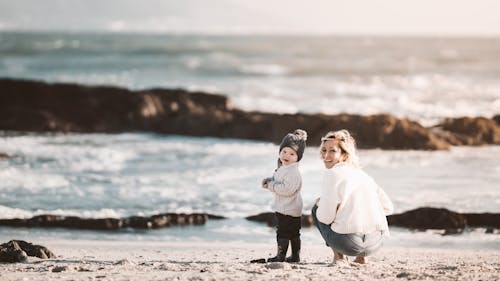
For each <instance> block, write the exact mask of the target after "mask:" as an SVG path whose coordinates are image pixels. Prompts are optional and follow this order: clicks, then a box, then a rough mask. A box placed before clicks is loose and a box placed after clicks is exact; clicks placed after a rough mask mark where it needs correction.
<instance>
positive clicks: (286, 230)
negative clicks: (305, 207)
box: [276, 212, 301, 239]
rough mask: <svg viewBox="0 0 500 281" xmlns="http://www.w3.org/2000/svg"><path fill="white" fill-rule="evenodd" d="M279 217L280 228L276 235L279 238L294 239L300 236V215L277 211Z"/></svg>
mask: <svg viewBox="0 0 500 281" xmlns="http://www.w3.org/2000/svg"><path fill="white" fill-rule="evenodd" d="M276 218H277V219H278V228H277V230H276V237H277V238H278V239H293V238H296V237H300V227H301V224H300V217H292V216H288V215H283V214H280V213H278V212H276Z"/></svg>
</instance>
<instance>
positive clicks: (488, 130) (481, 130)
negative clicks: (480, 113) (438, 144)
mask: <svg viewBox="0 0 500 281" xmlns="http://www.w3.org/2000/svg"><path fill="white" fill-rule="evenodd" d="M440 127H441V128H442V129H443V130H444V131H447V132H449V133H450V134H449V135H448V141H450V143H452V144H454V145H484V144H500V126H499V125H498V123H497V122H496V121H495V120H493V119H488V118H484V117H475V118H472V117H462V118H448V119H446V120H444V122H442V123H441V124H440Z"/></svg>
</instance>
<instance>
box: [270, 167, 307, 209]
mask: <svg viewBox="0 0 500 281" xmlns="http://www.w3.org/2000/svg"><path fill="white" fill-rule="evenodd" d="M268 189H269V190H270V191H271V192H273V193H274V204H273V210H274V211H275V212H278V213H281V214H284V215H289V216H292V217H300V216H301V215H302V204H303V203H302V196H301V195H300V190H301V189H302V177H301V176H300V172H299V163H298V162H297V163H293V164H290V165H288V166H281V167H279V168H278V170H276V172H274V174H273V177H272V180H271V181H269V182H268Z"/></svg>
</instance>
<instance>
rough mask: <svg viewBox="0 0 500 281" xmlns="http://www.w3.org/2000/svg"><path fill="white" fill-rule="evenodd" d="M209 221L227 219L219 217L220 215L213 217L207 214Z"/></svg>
mask: <svg viewBox="0 0 500 281" xmlns="http://www.w3.org/2000/svg"><path fill="white" fill-rule="evenodd" d="M207 219H210V220H223V219H226V217H223V216H218V215H212V214H207Z"/></svg>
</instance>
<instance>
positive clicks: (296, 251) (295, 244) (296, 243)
mask: <svg viewBox="0 0 500 281" xmlns="http://www.w3.org/2000/svg"><path fill="white" fill-rule="evenodd" d="M290 244H291V245H292V255H291V256H289V257H287V258H286V262H300V237H296V238H293V239H291V240H290Z"/></svg>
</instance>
